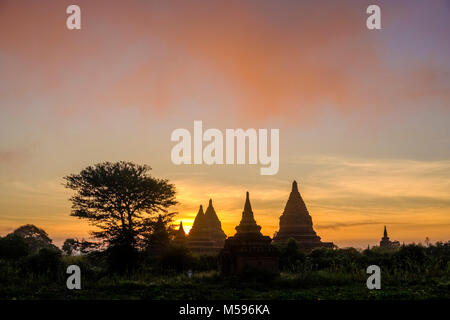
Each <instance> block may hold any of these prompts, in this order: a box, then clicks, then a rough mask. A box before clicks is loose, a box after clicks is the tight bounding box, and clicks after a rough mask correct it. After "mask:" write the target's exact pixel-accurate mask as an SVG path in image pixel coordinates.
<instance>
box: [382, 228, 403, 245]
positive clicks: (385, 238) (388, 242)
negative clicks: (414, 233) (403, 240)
mask: <svg viewBox="0 0 450 320" xmlns="http://www.w3.org/2000/svg"><path fill="white" fill-rule="evenodd" d="M398 247H400V242H398V241H391V240H390V239H389V237H388V234H387V230H386V226H384V233H383V238H381V241H380V248H389V249H393V248H398Z"/></svg>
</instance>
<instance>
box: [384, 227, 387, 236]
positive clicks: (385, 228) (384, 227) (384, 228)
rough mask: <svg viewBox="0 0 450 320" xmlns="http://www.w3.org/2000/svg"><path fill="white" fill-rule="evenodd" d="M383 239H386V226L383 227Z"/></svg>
mask: <svg viewBox="0 0 450 320" xmlns="http://www.w3.org/2000/svg"><path fill="white" fill-rule="evenodd" d="M384 237H385V238H386V237H387V231H386V226H384Z"/></svg>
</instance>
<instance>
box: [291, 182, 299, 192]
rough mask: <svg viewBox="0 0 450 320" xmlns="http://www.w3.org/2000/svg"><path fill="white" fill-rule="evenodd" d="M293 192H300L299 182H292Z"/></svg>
mask: <svg viewBox="0 0 450 320" xmlns="http://www.w3.org/2000/svg"><path fill="white" fill-rule="evenodd" d="M292 191H293V192H294V191H296V192H298V187H297V181H295V180H294V182H292Z"/></svg>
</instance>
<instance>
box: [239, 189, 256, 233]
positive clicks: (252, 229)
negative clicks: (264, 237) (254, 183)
mask: <svg viewBox="0 0 450 320" xmlns="http://www.w3.org/2000/svg"><path fill="white" fill-rule="evenodd" d="M260 230H261V227H260V226H258V225H257V224H256V221H255V218H254V217H253V211H252V205H251V204H250V196H249V193H248V191H247V195H246V198H245V205H244V211H243V212H242V219H241V223H240V224H239V225H238V226H237V227H236V231H237V234H242V233H260Z"/></svg>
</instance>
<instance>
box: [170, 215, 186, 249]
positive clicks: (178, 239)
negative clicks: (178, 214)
mask: <svg viewBox="0 0 450 320" xmlns="http://www.w3.org/2000/svg"><path fill="white" fill-rule="evenodd" d="M173 241H174V242H175V243H176V244H179V245H185V244H186V241H187V238H186V233H185V232H184V228H183V221H181V222H180V227H179V228H178V230H177V231H176V232H175V238H174V240H173Z"/></svg>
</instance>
